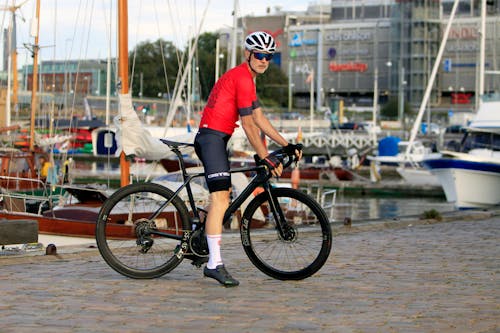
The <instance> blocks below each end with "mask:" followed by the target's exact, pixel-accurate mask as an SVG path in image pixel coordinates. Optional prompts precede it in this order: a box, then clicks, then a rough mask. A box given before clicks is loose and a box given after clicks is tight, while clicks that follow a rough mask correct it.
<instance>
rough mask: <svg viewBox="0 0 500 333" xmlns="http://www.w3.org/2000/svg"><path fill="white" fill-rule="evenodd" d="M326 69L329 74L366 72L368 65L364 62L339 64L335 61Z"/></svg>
mask: <svg viewBox="0 0 500 333" xmlns="http://www.w3.org/2000/svg"><path fill="white" fill-rule="evenodd" d="M328 69H329V70H330V72H366V70H367V69H368V64H366V63H364V62H352V61H351V62H346V63H343V64H339V63H337V62H335V61H332V62H330V64H329V66H328Z"/></svg>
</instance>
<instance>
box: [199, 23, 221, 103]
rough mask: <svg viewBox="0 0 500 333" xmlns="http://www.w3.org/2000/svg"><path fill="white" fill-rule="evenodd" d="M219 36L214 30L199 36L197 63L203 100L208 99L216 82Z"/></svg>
mask: <svg viewBox="0 0 500 333" xmlns="http://www.w3.org/2000/svg"><path fill="white" fill-rule="evenodd" d="M217 38H218V35H217V34H215V33H212V32H206V33H203V34H201V35H200V37H199V38H198V48H197V52H196V59H197V61H196V63H197V66H198V69H199V70H198V79H199V80H200V86H201V98H202V99H203V100H207V98H208V95H209V94H210V90H211V89H212V87H213V86H214V84H215V58H216V57H215V43H216V41H217ZM221 63H222V62H221ZM221 65H222V64H221Z"/></svg>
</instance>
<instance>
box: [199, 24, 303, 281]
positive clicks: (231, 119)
mask: <svg viewBox="0 0 500 333" xmlns="http://www.w3.org/2000/svg"><path fill="white" fill-rule="evenodd" d="M275 51H276V43H275V41H274V38H273V37H272V36H271V35H270V34H268V33H266V32H263V31H257V32H253V33H251V34H249V35H248V36H247V37H246V38H245V60H246V61H245V62H243V63H242V64H240V65H238V66H236V67H234V68H233V69H231V70H229V71H228V72H226V73H225V74H224V75H222V76H221V78H220V79H219V80H218V81H217V82H216V83H215V85H214V87H213V88H212V91H211V92H210V96H209V98H208V101H207V104H206V106H205V108H204V110H203V116H202V118H201V121H200V126H199V131H198V133H197V134H196V138H195V150H196V154H197V155H198V157H199V158H200V160H201V161H202V163H203V166H204V168H205V173H206V176H205V178H206V181H207V186H208V189H209V192H210V198H209V200H210V205H209V207H208V214H207V218H206V226H205V230H206V237H207V242H208V248H209V259H208V263H207V265H206V267H205V268H204V270H203V274H204V275H205V276H207V277H211V278H214V279H216V280H217V281H219V283H221V284H222V285H224V286H226V287H231V286H237V285H239V282H238V280H236V279H234V278H233V277H232V276H231V275H230V274H229V273H228V272H227V270H226V268H225V266H224V264H223V261H222V257H221V250H220V249H221V238H222V219H223V217H224V213H225V211H226V209H227V208H228V206H229V201H230V199H229V198H230V188H231V175H230V173H229V167H230V164H229V156H228V152H227V143H228V141H229V138H230V137H231V135H232V134H233V132H234V129H235V128H236V127H237V126H238V125H237V124H236V122H237V121H238V118H239V120H240V121H241V126H242V128H243V130H244V131H245V135H246V137H247V139H248V141H249V142H250V144H251V145H252V147H253V148H254V149H255V152H256V153H257V155H258V157H259V158H260V163H261V164H263V165H265V166H267V167H268V168H269V170H270V171H271V173H272V174H273V175H274V176H276V177H278V176H280V175H281V173H282V171H283V166H282V165H281V163H280V161H279V160H278V159H277V158H276V157H275V156H273V155H269V152H268V151H267V148H266V146H265V145H264V143H263V142H262V140H261V131H262V132H263V133H264V134H265V135H266V136H268V137H269V138H271V139H272V140H274V141H275V142H276V143H277V144H279V145H281V146H283V147H285V150H286V152H289V153H291V154H295V155H296V157H297V159H300V158H301V156H302V152H301V151H300V149H297V146H296V145H294V144H290V143H288V141H287V140H286V139H285V138H283V136H282V135H281V134H280V133H279V132H278V131H277V130H276V129H275V128H274V127H273V125H272V124H271V123H270V122H269V120H268V119H267V117H266V116H265V115H264V113H263V111H262V108H261V107H260V104H259V101H258V99H257V95H256V89H255V78H256V77H257V75H259V74H263V73H264V72H265V71H266V70H267V68H268V67H269V62H270V61H271V59H272V57H273V54H274V52H275Z"/></svg>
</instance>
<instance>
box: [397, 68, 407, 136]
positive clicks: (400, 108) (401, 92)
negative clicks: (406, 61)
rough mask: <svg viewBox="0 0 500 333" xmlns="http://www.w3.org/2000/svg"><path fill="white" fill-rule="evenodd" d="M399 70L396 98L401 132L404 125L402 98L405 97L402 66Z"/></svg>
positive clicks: (403, 69)
mask: <svg viewBox="0 0 500 333" xmlns="http://www.w3.org/2000/svg"><path fill="white" fill-rule="evenodd" d="M400 67H401V70H400V71H399V87H398V91H399V97H398V102H399V104H398V105H399V106H398V119H399V121H400V123H401V127H402V129H403V132H404V130H405V123H404V97H405V91H404V89H405V85H406V81H405V68H404V67H403V66H400Z"/></svg>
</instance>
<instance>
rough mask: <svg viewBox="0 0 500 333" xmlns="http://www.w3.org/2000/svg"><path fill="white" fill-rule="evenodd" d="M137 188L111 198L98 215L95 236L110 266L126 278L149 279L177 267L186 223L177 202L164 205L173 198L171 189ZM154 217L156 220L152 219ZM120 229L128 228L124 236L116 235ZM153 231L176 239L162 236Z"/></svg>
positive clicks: (183, 206) (149, 185)
mask: <svg viewBox="0 0 500 333" xmlns="http://www.w3.org/2000/svg"><path fill="white" fill-rule="evenodd" d="M134 185H135V184H134ZM137 185H139V186H132V185H131V186H129V188H126V189H125V190H122V191H120V192H118V193H117V194H116V195H115V196H112V197H110V199H109V201H107V202H106V204H105V205H104V206H103V208H102V210H101V213H100V215H99V221H98V226H97V229H96V236H97V240H98V246H99V250H100V251H101V254H102V255H103V258H104V259H105V260H106V262H108V264H110V266H111V267H113V268H114V269H115V270H117V271H118V272H120V273H121V274H124V275H126V276H130V277H134V278H152V277H157V276H160V275H163V274H165V273H167V272H168V271H170V270H171V269H173V268H175V267H176V266H177V265H178V264H179V262H180V259H179V258H178V257H177V256H176V250H178V248H179V247H180V243H181V241H180V238H181V236H182V235H183V232H184V231H185V230H188V228H189V221H188V217H187V211H186V208H185V205H184V204H183V203H182V202H181V201H180V200H173V201H172V202H171V203H170V204H168V205H165V202H167V201H168V200H169V198H170V197H171V195H172V193H171V191H170V190H168V189H165V188H163V187H160V186H158V185H156V184H146V185H144V184H143V185H140V184H137ZM176 199H177V198H176ZM162 206H164V207H163V209H162V210H161V211H158V209H159V208H160V207H162ZM153 214H155V215H154V216H156V218H154V219H151V218H150V217H151V216H153ZM104 218H105V219H104ZM120 228H127V229H128V233H127V237H124V235H117V232H116V230H117V229H120ZM152 231H160V232H162V233H166V234H169V235H173V236H174V235H175V236H176V237H175V238H169V237H162V236H158V235H155V234H152V233H151V232H152Z"/></svg>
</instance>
